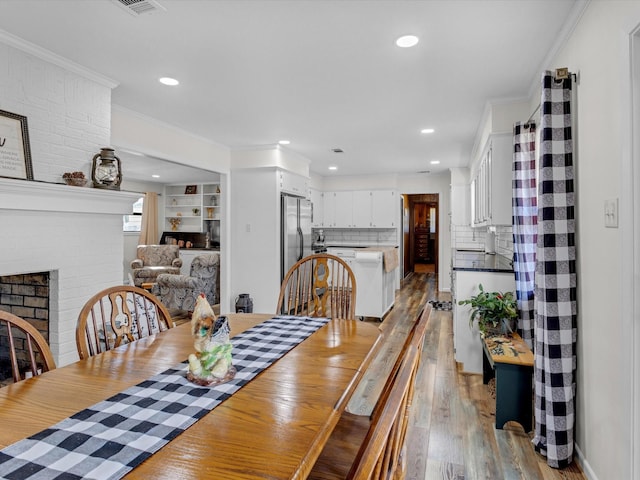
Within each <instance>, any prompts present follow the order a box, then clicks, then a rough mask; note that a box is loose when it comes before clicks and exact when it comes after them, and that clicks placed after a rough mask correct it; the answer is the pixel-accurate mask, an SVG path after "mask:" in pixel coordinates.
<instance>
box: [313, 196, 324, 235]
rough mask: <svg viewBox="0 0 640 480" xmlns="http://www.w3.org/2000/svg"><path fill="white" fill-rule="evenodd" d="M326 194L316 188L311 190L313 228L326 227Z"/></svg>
mask: <svg viewBox="0 0 640 480" xmlns="http://www.w3.org/2000/svg"><path fill="white" fill-rule="evenodd" d="M323 196H324V194H323V193H322V192H321V191H320V190H317V189H315V188H312V189H311V208H312V209H313V210H312V212H313V213H312V216H311V226H312V227H317V228H322V227H324V226H325V225H324V198H323Z"/></svg>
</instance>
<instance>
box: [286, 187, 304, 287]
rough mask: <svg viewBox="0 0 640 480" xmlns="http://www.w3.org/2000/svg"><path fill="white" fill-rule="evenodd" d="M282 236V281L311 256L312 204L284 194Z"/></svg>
mask: <svg viewBox="0 0 640 480" xmlns="http://www.w3.org/2000/svg"><path fill="white" fill-rule="evenodd" d="M280 218H281V219H282V224H281V226H280V227H281V229H280V235H281V242H280V249H281V251H280V258H281V259H282V261H281V269H280V280H281V281H282V279H283V278H284V276H285V275H286V273H287V272H288V271H289V269H290V268H291V267H292V266H293V265H294V264H295V263H296V262H297V261H298V260H300V259H301V258H303V257H306V256H307V255H311V202H310V201H309V200H307V199H305V198H300V197H294V196H292V195H285V194H282V198H281V212H280Z"/></svg>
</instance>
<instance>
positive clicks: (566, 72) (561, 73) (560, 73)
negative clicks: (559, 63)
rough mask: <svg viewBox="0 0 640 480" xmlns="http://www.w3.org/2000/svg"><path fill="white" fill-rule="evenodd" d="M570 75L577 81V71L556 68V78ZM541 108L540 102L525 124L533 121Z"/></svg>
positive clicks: (565, 77)
mask: <svg viewBox="0 0 640 480" xmlns="http://www.w3.org/2000/svg"><path fill="white" fill-rule="evenodd" d="M569 77H571V79H572V80H573V81H574V82H577V77H576V74H575V73H571V72H570V71H569V69H568V68H567V67H562V68H556V73H555V79H556V80H566V79H567V78H569ZM539 110H540V104H539V103H538V106H537V107H536V109H535V110H534V111H533V112H532V113H531V116H530V117H529V120H527V121H526V122H525V125H526V124H527V123H529V122H530V121H531V119H532V118H533V117H534V116H535V114H536V113H538V111H539Z"/></svg>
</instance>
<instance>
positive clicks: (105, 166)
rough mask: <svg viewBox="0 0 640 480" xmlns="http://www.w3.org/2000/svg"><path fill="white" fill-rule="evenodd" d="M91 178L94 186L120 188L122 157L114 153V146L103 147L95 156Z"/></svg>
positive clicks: (110, 188) (111, 188)
mask: <svg viewBox="0 0 640 480" xmlns="http://www.w3.org/2000/svg"><path fill="white" fill-rule="evenodd" d="M91 180H92V181H93V187H94V188H106V189H109V190H120V184H121V183H122V167H121V165H120V159H119V158H118V157H116V156H115V154H114V153H113V148H106V147H104V148H101V149H100V153H97V154H96V155H94V156H93V164H92V165H91Z"/></svg>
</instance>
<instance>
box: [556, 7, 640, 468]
mask: <svg viewBox="0 0 640 480" xmlns="http://www.w3.org/2000/svg"><path fill="white" fill-rule="evenodd" d="M639 23H640V2H635V1H609V2H604V1H592V2H590V4H589V5H588V7H587V9H586V11H585V12H584V14H583V16H582V18H581V19H580V21H579V23H578V25H577V26H576V28H575V30H574V31H573V33H572V34H571V36H570V38H569V40H568V42H567V43H566V45H565V46H564V47H563V48H561V49H560V50H559V51H558V53H557V55H556V56H555V57H554V58H553V59H551V61H550V62H549V63H548V64H547V65H545V66H544V68H547V69H549V70H553V69H555V68H558V67H568V68H569V70H570V71H572V72H574V73H578V74H579V84H578V86H577V87H576V90H577V104H576V107H577V125H576V128H574V138H575V139H576V155H575V160H574V162H575V171H576V179H577V181H576V190H577V212H576V213H577V216H576V225H577V255H578V259H577V274H578V309H579V310H578V352H577V354H578V372H577V392H576V395H577V406H576V408H577V422H576V423H577V425H576V435H577V436H576V440H577V445H578V448H579V451H580V453H581V454H582V455H583V456H584V463H585V465H584V466H585V470H586V471H587V473H588V474H589V475H590V476H591V478H598V479H600V480H606V479H610V478H615V479H618V478H619V479H623V478H624V479H626V478H640V474H639V472H638V471H636V472H633V473H632V471H631V463H632V462H631V460H632V456H633V450H634V448H635V449H638V446H635V447H634V446H633V444H632V442H631V439H632V431H631V429H632V425H633V421H632V420H633V418H632V417H631V412H632V405H631V401H632V398H633V397H632V393H633V378H632V376H631V373H630V372H631V362H630V358H633V355H632V354H631V352H632V351H633V350H636V349H637V348H638V347H637V345H633V344H631V343H630V341H629V340H630V339H631V335H630V333H631V331H632V329H631V324H630V321H629V319H627V318H624V316H623V315H622V312H621V307H620V305H621V304H623V303H624V302H625V301H626V300H625V299H624V298H622V295H621V292H622V291H623V289H622V284H621V274H622V273H621V272H622V263H623V262H628V261H630V260H631V259H630V258H623V257H622V256H621V248H620V246H621V244H622V243H621V242H622V239H621V236H620V234H621V230H620V229H614V228H605V227H604V215H603V212H604V201H605V200H606V199H615V198H620V196H621V179H622V178H625V177H626V176H630V175H631V172H629V171H624V170H623V169H622V159H623V156H624V154H625V145H624V139H625V137H628V136H629V134H628V133H625V132H626V130H627V129H628V128H629V124H628V122H627V121H626V119H628V118H629V117H630V108H631V104H630V102H628V101H625V99H627V100H628V92H626V91H625V90H624V89H623V88H621V87H622V86H623V85H625V82H627V83H628V79H626V78H621V77H620V76H619V75H620V73H621V72H625V71H628V62H629V58H628V56H627V55H626V54H625V49H627V50H628V43H629V32H630V29H631V28H632V27H633V26H636V25H638V24H639ZM627 208H630V205H625V204H624V203H622V202H621V204H620V209H621V216H620V218H621V219H624V218H625V214H624V211H625V209H627ZM636 221H637V220H636ZM621 227H625V225H621ZM636 248H637V246H636ZM637 294H638V292H635V295H636V296H637ZM636 328H637V327H636ZM627 339H629V340H627Z"/></svg>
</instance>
